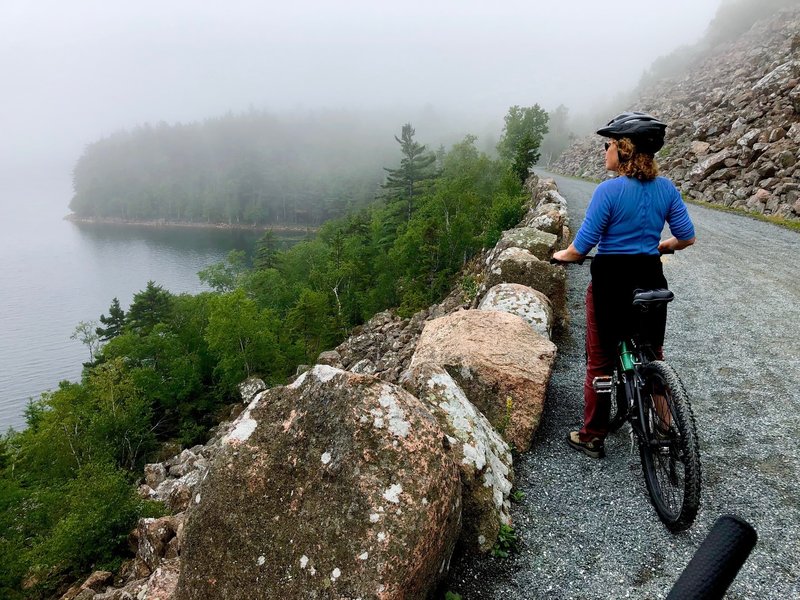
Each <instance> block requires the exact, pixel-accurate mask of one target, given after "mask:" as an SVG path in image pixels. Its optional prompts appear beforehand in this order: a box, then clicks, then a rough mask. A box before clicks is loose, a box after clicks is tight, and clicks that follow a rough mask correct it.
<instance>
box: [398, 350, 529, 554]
mask: <svg viewBox="0 0 800 600" xmlns="http://www.w3.org/2000/svg"><path fill="white" fill-rule="evenodd" d="M403 386H404V387H405V388H406V389H407V390H409V391H410V392H411V393H412V394H414V395H415V396H416V397H417V398H419V399H420V400H422V401H423V402H424V403H425V404H426V406H427V407H428V409H429V410H430V411H431V414H433V415H434V416H435V417H436V419H437V420H438V421H439V425H440V426H441V428H442V430H443V431H444V433H445V435H446V436H447V439H448V441H449V442H450V445H451V446H452V449H453V452H454V458H455V461H456V463H457V464H458V466H459V469H460V471H461V483H462V485H463V490H464V491H463V506H464V508H463V513H462V522H463V527H462V530H461V537H460V538H459V539H460V542H461V543H462V544H464V545H465V546H466V547H467V548H468V549H470V550H477V551H479V552H486V551H488V550H490V549H491V548H492V547H493V546H494V545H495V543H496V542H497V534H498V533H499V531H500V524H501V523H506V524H508V523H510V522H511V517H510V514H509V511H510V508H511V507H510V502H509V493H510V492H511V486H512V483H513V478H514V471H513V466H512V459H511V449H510V448H509V446H508V444H507V443H506V442H505V440H503V438H502V437H501V436H500V434H499V433H498V432H497V431H496V430H495V429H494V427H492V425H491V423H489V421H488V419H487V418H486V417H485V416H483V414H482V413H481V412H480V411H479V410H478V409H477V408H475V405H473V404H472V403H471V402H470V401H469V400H467V397H466V396H465V395H464V392H463V391H462V390H461V388H459V387H458V385H457V384H456V382H455V381H453V378H452V377H450V374H449V373H448V372H447V371H445V370H444V368H442V367H441V366H439V365H433V364H430V363H421V362H418V363H417V364H415V365H414V367H413V368H412V369H410V370H408V371H406V372H405V373H404V374H403Z"/></svg>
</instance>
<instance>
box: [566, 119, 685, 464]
mask: <svg viewBox="0 0 800 600" xmlns="http://www.w3.org/2000/svg"><path fill="white" fill-rule="evenodd" d="M666 128H667V126H666V125H665V124H664V123H662V122H660V121H658V120H657V119H656V118H655V117H652V116H651V115H648V114H645V113H642V112H627V113H623V114H621V115H618V116H616V117H614V118H613V119H612V120H611V121H609V123H608V125H606V126H605V127H603V128H601V129H600V130H598V131H597V133H598V134H599V135H601V136H603V137H606V138H608V141H607V142H606V144H605V152H606V154H605V159H606V169H608V170H609V171H614V172H616V173H618V174H619V177H616V178H614V179H609V180H608V181H604V182H603V183H601V184H600V185H598V186H597V189H595V192H594V194H593V195H592V199H591V201H590V203H589V207H588V208H587V209H586V217H585V219H584V221H583V225H581V228H580V230H579V231H578V234H577V235H576V236H575V241H574V242H573V243H572V244H570V246H569V248H567V249H566V250H561V251H560V252H556V253H555V254H554V255H553V258H554V259H556V260H560V261H565V262H572V261H576V260H579V259H581V258H583V257H584V256H585V255H586V254H588V253H589V251H590V250H591V249H592V248H594V247H595V246H597V252H596V258H595V259H594V261H592V270H591V273H592V281H591V283H590V284H589V287H588V289H587V290H586V354H587V362H586V379H585V381H584V384H583V394H584V425H583V427H582V428H581V429H580V430H579V431H571V432H570V433H569V435H568V436H567V443H568V444H569V445H570V446H571V447H573V448H575V449H576V450H580V451H581V452H583V453H585V454H586V455H588V456H591V457H592V458H601V457H603V456H605V447H604V440H605V437H606V434H607V433H608V419H609V411H610V398H609V394H598V393H597V391H596V390H595V389H594V387H593V386H592V382H593V381H594V380H595V378H597V377H608V376H610V375H611V374H612V373H613V371H614V360H615V357H616V348H617V343H618V341H619V340H620V339H623V338H624V337H626V336H627V332H626V324H627V323H630V321H631V319H630V316H629V315H628V314H627V312H628V310H629V307H630V304H631V300H632V297H633V290H634V289H636V288H642V289H655V288H666V287H667V282H666V280H665V279H664V274H663V271H662V268H661V259H660V254H662V253H665V252H673V251H675V250H682V249H684V248H686V247H687V246H691V245H692V244H693V243H694V241H695V236H694V226H693V225H692V221H691V219H690V218H689V213H688V212H687V211H686V206H685V205H684V203H683V199H682V198H681V195H680V192H678V190H677V189H676V188H675V186H674V185H673V184H672V182H671V181H670V180H669V179H666V178H664V177H658V165H657V164H656V161H655V158H654V154H655V153H656V152H658V150H660V149H661V147H662V146H663V145H664V132H665V130H666ZM665 222H666V223H668V224H669V229H670V232H671V234H672V237H670V238H669V239H666V240H663V241H661V239H660V238H661V231H662V229H663V228H664V223H665ZM665 326H666V313H664V320H663V323H662V324H660V325H659V327H657V328H656V329H657V331H656V335H655V337H656V339H657V342H656V343H655V345H656V347H658V348H659V353H660V345H661V343H663V337H664V327H665ZM659 338H660V339H659Z"/></svg>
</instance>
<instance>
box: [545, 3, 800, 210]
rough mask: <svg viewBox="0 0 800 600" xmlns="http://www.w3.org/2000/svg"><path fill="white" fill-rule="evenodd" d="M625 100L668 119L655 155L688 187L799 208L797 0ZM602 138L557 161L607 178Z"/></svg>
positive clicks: (692, 191) (744, 204) (727, 199)
mask: <svg viewBox="0 0 800 600" xmlns="http://www.w3.org/2000/svg"><path fill="white" fill-rule="evenodd" d="M624 109H625V107H620V112H622V110H624ZM627 109H629V110H643V111H646V112H649V113H652V114H654V115H656V116H658V117H659V118H660V119H662V120H663V121H664V122H666V123H667V124H668V125H669V128H668V129H667V139H666V145H665V147H664V148H663V149H662V150H661V151H660V152H659V154H658V155H657V159H658V161H659V164H660V166H661V171H662V174H663V175H665V176H667V177H669V178H671V179H672V180H673V181H674V182H675V184H676V185H677V186H678V187H679V188H680V189H681V191H682V192H683V193H684V194H685V195H687V196H688V197H690V198H693V199H696V200H699V201H704V202H711V203H715V204H720V205H723V206H729V207H735V208H742V209H746V210H749V211H752V212H756V213H760V214H765V215H777V216H780V217H783V218H786V219H798V218H800V6H797V7H794V8H789V9H784V10H782V11H780V12H778V13H777V14H775V15H773V16H771V17H770V18H766V19H764V20H762V21H759V22H757V23H755V24H754V25H753V27H752V28H751V30H750V31H749V32H747V33H746V34H745V35H743V36H741V37H740V38H739V39H737V40H735V41H733V42H729V43H725V44H721V45H719V46H718V47H716V48H714V49H713V50H710V51H709V52H708V53H707V54H706V55H705V56H704V57H703V58H698V59H697V60H696V62H695V63H694V64H693V65H691V67H690V68H689V71H688V72H687V73H686V74H685V75H684V76H681V77H675V78H671V79H665V80H662V81H660V82H658V83H656V84H655V85H653V86H652V87H650V88H649V89H647V90H646V91H645V92H644V93H643V94H642V95H641V97H640V98H639V100H638V101H637V102H636V103H635V104H633V105H632V106H630V107H627ZM610 117H611V115H609V118H610ZM600 125H602V124H600V123H599V124H598V126H600ZM602 142H603V140H602V138H600V137H599V136H591V137H589V138H586V139H582V140H579V141H578V142H576V143H575V144H574V145H573V146H572V147H570V148H569V149H568V150H567V152H565V154H564V155H562V156H561V157H560V158H559V160H558V161H556V162H555V163H554V165H553V167H552V168H553V169H554V170H556V171H558V172H561V173H565V174H568V175H576V176H580V177H590V178H595V179H603V178H605V177H606V176H607V173H606V172H605V169H604V165H603V156H604V155H603V152H602Z"/></svg>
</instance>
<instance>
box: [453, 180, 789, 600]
mask: <svg viewBox="0 0 800 600" xmlns="http://www.w3.org/2000/svg"><path fill="white" fill-rule="evenodd" d="M548 176H549V175H548ZM556 181H557V183H558V187H559V190H560V192H561V194H562V195H563V196H564V197H565V198H567V200H568V202H569V206H570V216H571V221H572V226H573V228H574V229H575V230H577V227H578V226H579V225H580V221H581V220H582V218H583V213H584V211H585V208H586V203H587V201H588V199H589V197H590V196H591V193H592V190H593V189H594V187H595V186H594V184H591V183H587V182H583V181H578V180H573V179H567V178H562V177H556ZM689 212H690V214H691V216H692V219H693V221H694V223H695V228H696V231H697V239H698V242H697V244H696V245H695V246H694V247H692V248H690V249H688V250H686V251H683V252H680V253H678V254H676V255H675V256H671V257H668V259H667V260H668V262H667V264H666V265H665V273H666V276H667V280H668V281H669V282H670V287H671V289H672V290H673V291H674V292H675V295H676V300H675V301H674V302H673V303H672V304H671V305H670V318H669V324H668V332H667V341H666V347H665V354H666V360H667V361H669V362H670V363H671V364H672V365H673V366H674V367H675V369H676V370H677V372H678V373H679V374H680V375H681V378H682V379H683V382H684V384H685V386H686V389H687V390H688V392H689V395H690V397H691V399H692V405H693V409H694V413H695V417H696V419H697V427H698V433H699V436H700V440H701V461H702V467H703V493H702V504H701V508H700V513H699V515H698V517H697V521H696V522H695V525H694V526H693V527H692V529H691V530H690V531H688V532H685V533H682V534H678V535H674V534H671V533H669V532H668V531H667V530H666V529H665V528H664V527H663V526H662V525H661V523H660V521H659V520H658V517H657V516H656V514H655V511H654V510H653V508H652V506H651V504H650V501H649V497H648V495H647V490H646V488H645V485H644V479H643V476H642V469H641V465H640V462H639V457H638V452H633V453H632V452H631V443H630V437H629V433H628V432H629V429H628V428H627V427H625V428H623V430H621V431H620V432H618V433H616V434H613V435H611V436H609V438H608V440H607V441H606V452H607V457H606V458H605V459H603V460H599V461H598V460H592V459H589V458H587V457H585V456H583V455H582V454H579V453H578V452H575V451H574V450H571V449H569V448H568V447H567V445H566V444H565V442H564V438H565V436H566V433H567V432H568V431H569V430H570V429H571V428H575V427H577V426H579V425H580V422H581V416H582V406H583V399H582V394H581V386H582V382H583V347H582V345H583V330H584V317H583V294H584V291H585V288H586V285H587V283H588V280H589V269H588V267H578V266H573V267H569V271H568V279H569V296H568V303H569V311H570V317H571V320H572V324H571V327H570V331H569V332H568V333H567V334H566V335H565V336H563V338H562V339H559V340H555V341H556V343H557V344H558V349H559V353H558V358H557V360H556V364H555V370H554V373H553V378H552V381H551V385H550V389H549V393H548V398H547V405H546V407H545V413H544V418H543V421H542V424H541V426H540V428H539V431H538V432H537V434H536V439H535V441H534V444H533V447H532V449H531V451H530V452H528V453H527V454H525V455H524V456H521V457H519V460H518V461H517V464H516V474H517V487H518V489H520V490H522V491H523V492H524V493H525V497H524V499H523V500H522V501H521V502H520V503H519V504H516V505H515V507H514V510H513V513H512V517H513V520H514V526H515V529H516V531H517V532H518V535H519V537H520V538H521V542H522V544H521V545H522V549H521V552H520V553H519V554H517V555H514V556H513V557H512V558H510V559H507V560H498V559H493V558H483V559H460V560H456V561H455V562H454V564H453V571H452V575H451V578H450V580H449V582H448V587H447V589H449V590H451V591H453V592H458V593H460V594H461V595H462V597H463V598H464V599H465V600H472V599H473V598H498V599H503V600H515V599H520V598H524V599H532V598H554V599H555V598H559V599H560V598H564V599H567V598H569V599H573V598H575V599H590V598H591V599H594V598H663V597H665V596H666V594H667V593H668V592H669V589H670V587H671V586H672V584H673V583H674V581H675V580H676V579H677V577H678V575H679V574H680V572H681V571H682V569H683V568H684V566H685V565H686V564H687V563H688V561H689V559H690V558H691V556H692V554H693V553H694V551H695V550H696V549H697V547H698V546H699V544H700V542H701V541H702V540H703V538H704V537H705V535H706V533H708V531H709V529H710V528H711V525H712V524H713V522H714V521H715V519H716V518H717V517H718V516H719V515H721V514H724V513H734V514H737V515H739V516H741V517H744V518H745V519H747V520H748V521H749V522H750V523H752V524H753V525H754V526H755V528H756V530H757V531H758V533H759V542H758V545H757V546H756V549H755V550H754V551H753V554H752V555H751V557H750V559H749V560H748V562H747V563H746V564H745V566H744V567H743V569H742V571H741V572H740V573H739V576H738V577H737V579H736V581H735V582H734V584H733V585H732V587H731V589H730V591H729V593H728V596H727V597H728V598H735V599H744V598H759V599H770V598H776V599H777V598H781V599H784V598H800V444H798V438H800V235H798V234H797V233H794V232H791V231H788V230H785V229H781V228H778V227H775V226H773V225H770V224H768V223H763V222H760V221H755V220H752V219H748V218H746V217H740V216H736V215H729V214H726V213H721V212H717V211H712V210H709V209H705V208H700V207H694V206H690V207H689Z"/></svg>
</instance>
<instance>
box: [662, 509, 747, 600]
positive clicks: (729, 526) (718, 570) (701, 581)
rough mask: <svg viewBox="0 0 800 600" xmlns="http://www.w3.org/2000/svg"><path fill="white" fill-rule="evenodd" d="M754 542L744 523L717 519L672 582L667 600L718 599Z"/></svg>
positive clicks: (734, 518) (735, 517)
mask: <svg viewBox="0 0 800 600" xmlns="http://www.w3.org/2000/svg"><path fill="white" fill-rule="evenodd" d="M757 540H758V535H757V534H756V530H755V529H753V527H752V526H751V525H750V524H749V523H748V522H747V521H745V520H744V519H741V518H739V517H737V516H735V515H723V516H721V517H720V518H718V519H717V521H716V522H715V523H714V527H712V528H711V531H709V533H708V535H707V536H706V538H705V539H704V540H703V543H702V544H700V547H699V548H698V549H697V551H696V552H695V553H694V556H692V559H691V560H690V561H689V564H688V565H687V566H686V568H685V569H684V570H683V573H681V576H680V577H679V578H678V581H676V582H675V585H674V586H673V587H672V590H671V591H670V593H669V596H667V600H678V599H681V600H717V599H721V598H722V597H723V596H724V595H725V591H726V590H727V589H728V587H729V586H730V585H731V583H733V580H734V579H735V578H736V574H737V573H738V572H739V569H741V568H742V565H743V564H744V562H745V561H746V560H747V557H748V556H749V555H750V552H751V550H752V549H753V547H754V546H755V545H756V541H757Z"/></svg>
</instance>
